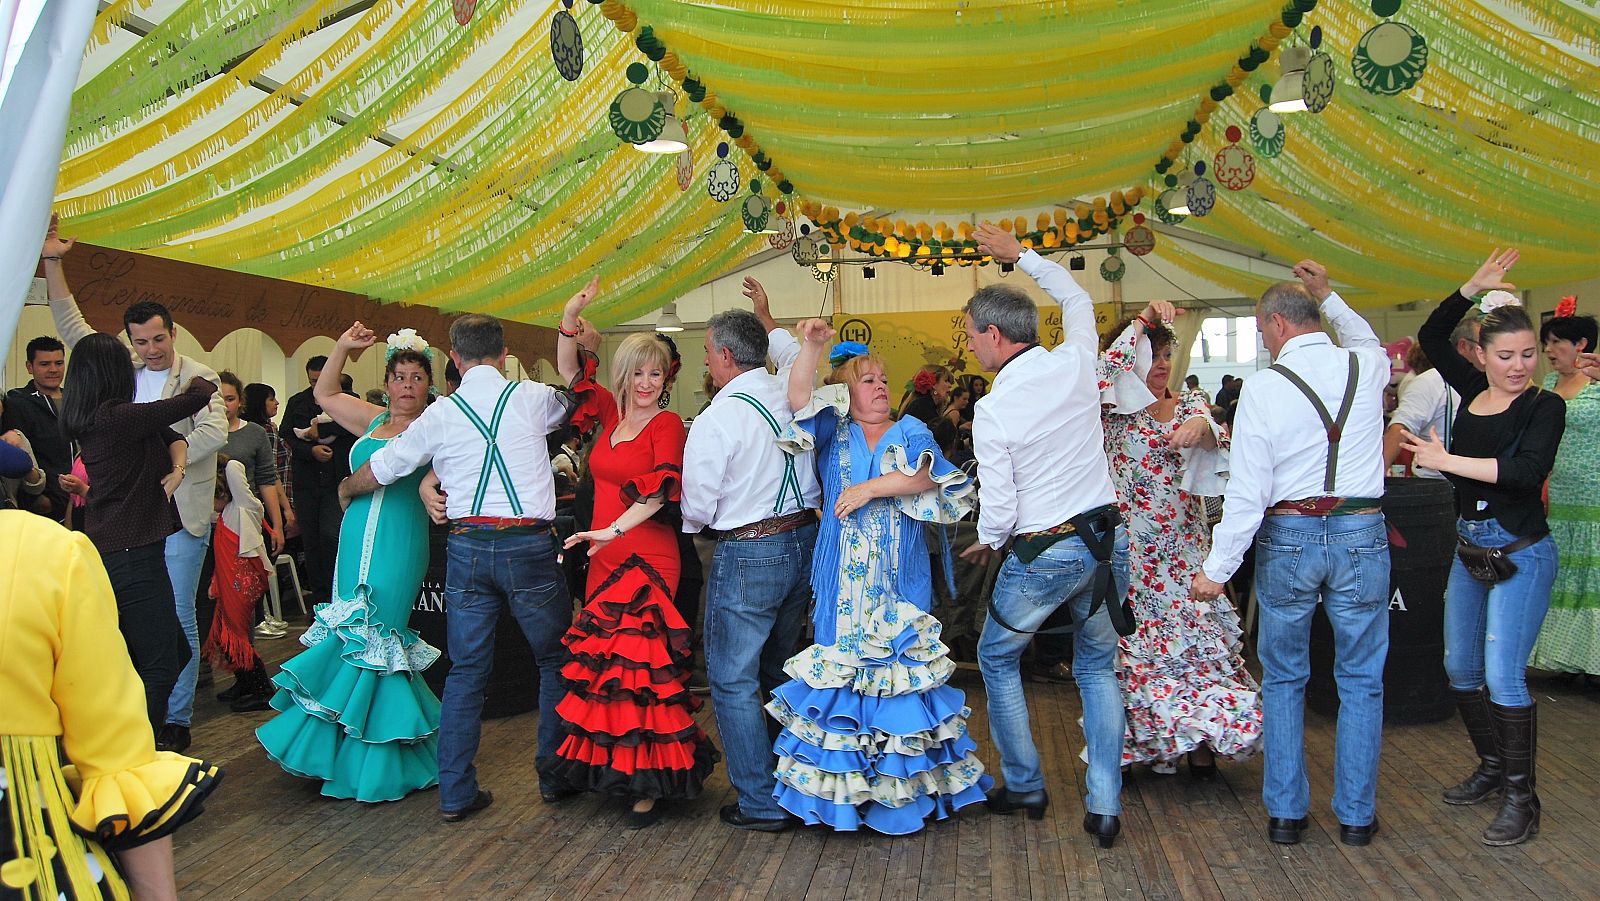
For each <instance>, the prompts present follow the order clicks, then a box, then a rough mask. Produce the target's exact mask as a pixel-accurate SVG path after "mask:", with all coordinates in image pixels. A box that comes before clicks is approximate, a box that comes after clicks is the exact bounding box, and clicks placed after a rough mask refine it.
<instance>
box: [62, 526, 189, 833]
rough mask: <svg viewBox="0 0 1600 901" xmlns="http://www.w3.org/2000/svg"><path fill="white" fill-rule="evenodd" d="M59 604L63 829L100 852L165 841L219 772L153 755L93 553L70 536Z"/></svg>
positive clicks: (139, 690) (138, 691)
mask: <svg viewBox="0 0 1600 901" xmlns="http://www.w3.org/2000/svg"><path fill="white" fill-rule="evenodd" d="M64 572H65V581H66V590H65V592H64V593H63V595H62V597H61V598H60V599H59V602H58V603H59V605H60V607H59V617H58V620H57V621H58V622H59V624H60V643H59V645H58V646H57V648H56V665H55V679H54V681H53V684H52V686H51V690H50V694H51V698H52V700H53V701H54V702H55V705H56V707H57V709H58V710H59V711H60V712H61V725H62V744H63V745H64V747H65V750H66V756H67V759H68V760H70V761H72V764H73V765H72V766H68V767H64V768H63V769H62V773H63V775H64V776H65V777H66V780H67V784H68V786H69V787H70V788H71V789H72V792H73V794H74V795H75V796H76V798H77V800H76V802H75V804H74V806H73V810H72V822H73V824H74V825H75V826H76V827H77V828H78V829H80V830H82V831H84V832H86V833H89V834H92V835H94V836H95V837H96V838H98V839H99V840H100V842H101V843H102V844H103V845H105V847H106V848H107V849H108V850H117V849H120V848H129V847H134V846H137V845H140V844H143V843H145V842H148V841H152V840H154V839H157V838H160V837H162V836H164V835H168V834H170V833H171V832H172V831H173V830H174V829H176V828H177V827H178V826H179V825H181V824H183V823H184V822H186V821H188V820H189V819H191V818H192V817H194V816H195V815H196V814H198V813H199V812H200V804H201V801H202V800H203V799H204V798H205V796H206V795H207V794H209V793H210V792H211V790H212V789H213V788H214V787H215V786H216V782H217V780H218V779H219V778H220V776H221V771H220V770H219V769H218V768H217V767H214V766H211V765H210V764H208V763H205V762H204V761H201V760H196V759H194V758H191V757H184V756H182V755H179V754H171V753H167V752H164V751H162V752H158V751H156V749H155V735H154V734H153V733H152V732H151V729H150V722H149V720H148V719H147V718H146V715H145V701H144V683H143V682H141V681H140V679H139V675H138V673H136V672H135V671H134V669H133V661H132V660H130V659H129V658H128V648H127V644H126V643H125V642H124V640H123V638H122V633H121V632H120V631H119V630H118V629H117V606H116V600H115V598H114V596H113V595H112V593H111V582H110V580H109V579H107V577H106V572H105V569H104V568H103V567H102V566H101V565H100V559H99V555H98V554H97V553H96V552H95V550H94V546H93V545H92V544H90V543H89V541H88V539H87V538H85V537H83V536H82V535H75V536H73V541H72V545H71V547H70V549H69V551H68V553H67V554H66V560H65V561H64Z"/></svg>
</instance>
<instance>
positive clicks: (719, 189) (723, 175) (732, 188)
mask: <svg viewBox="0 0 1600 901" xmlns="http://www.w3.org/2000/svg"><path fill="white" fill-rule="evenodd" d="M717 157H718V159H717V161H716V162H714V163H712V164H711V168H710V169H708V170H706V193H707V194H709V195H711V199H712V200H715V201H716V202H717V203H725V202H727V201H729V200H732V199H733V195H735V194H737V193H739V187H740V185H741V184H742V183H743V182H742V181H741V180H740V178H739V167H738V166H735V165H734V164H733V160H730V159H728V144H727V142H726V141H724V142H723V143H721V144H718V145H717Z"/></svg>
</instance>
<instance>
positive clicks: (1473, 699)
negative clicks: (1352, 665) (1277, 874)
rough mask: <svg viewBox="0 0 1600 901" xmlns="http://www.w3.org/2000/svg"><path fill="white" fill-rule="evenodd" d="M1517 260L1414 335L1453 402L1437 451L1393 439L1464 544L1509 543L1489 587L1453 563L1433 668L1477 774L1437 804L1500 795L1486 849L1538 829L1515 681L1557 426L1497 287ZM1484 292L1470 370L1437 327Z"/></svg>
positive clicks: (1540, 583) (1530, 744)
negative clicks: (1453, 518) (1448, 494)
mask: <svg viewBox="0 0 1600 901" xmlns="http://www.w3.org/2000/svg"><path fill="white" fill-rule="evenodd" d="M1516 261H1517V252H1516V251H1515V250H1507V251H1505V252H1504V253H1502V252H1500V251H1498V250H1496V251H1495V252H1494V253H1493V254H1491V255H1490V256H1489V259H1488V261H1487V262H1485V263H1484V264H1483V266H1481V267H1480V268H1479V269H1478V271H1477V273H1476V274H1474V275H1473V276H1472V278H1470V279H1468V280H1467V282H1466V283H1465V284H1463V285H1462V286H1461V289H1460V290H1459V291H1457V292H1456V293H1454V294H1452V295H1451V296H1450V297H1449V298H1447V299H1446V300H1445V301H1444V302H1443V303H1441V304H1440V305H1439V308H1438V309H1437V310H1434V312H1433V315H1431V316H1429V317H1428V321H1427V323H1426V324H1425V325H1423V327H1422V329H1421V331H1419V332H1418V338H1419V341H1420V343H1421V344H1422V349H1423V351H1425V352H1426V353H1427V355H1428V359H1429V360H1432V361H1433V363H1434V365H1435V366H1436V367H1437V368H1438V369H1439V372H1440V374H1441V375H1443V376H1444V380H1445V381H1446V382H1447V383H1448V384H1449V385H1450V387H1452V388H1454V389H1456V392H1457V393H1459V394H1460V395H1461V401H1462V403H1461V409H1460V411H1459V412H1458V413H1457V414H1456V420H1455V424H1454V430H1453V432H1452V438H1451V445H1450V447H1449V448H1448V449H1447V448H1445V447H1444V445H1443V444H1442V443H1440V441H1439V436H1438V435H1437V434H1430V435H1427V436H1418V435H1411V434H1409V433H1408V434H1407V436H1406V445H1405V446H1406V448H1407V449H1408V450H1410V451H1411V452H1412V453H1413V454H1415V455H1416V463H1417V465H1419V466H1426V467H1428V468H1430V469H1437V470H1439V471H1440V472H1442V473H1444V474H1445V477H1446V478H1448V479H1449V480H1450V482H1451V483H1452V484H1453V485H1455V488H1456V510H1457V512H1458V514H1459V516H1460V519H1459V520H1458V524H1457V528H1458V531H1459V533H1460V536H1461V540H1462V542H1463V543H1464V544H1471V545H1476V546H1477V547H1491V548H1506V547H1510V548H1515V549H1514V550H1511V551H1509V553H1508V555H1507V556H1509V557H1510V559H1511V561H1512V562H1513V563H1514V564H1516V567H1517V572H1516V573H1515V574H1514V575H1512V576H1511V577H1510V578H1508V579H1505V580H1503V581H1499V582H1495V583H1492V584H1491V583H1487V582H1481V581H1479V580H1477V579H1476V578H1474V577H1473V576H1472V575H1470V574H1469V573H1468V571H1467V569H1466V567H1465V566H1463V565H1462V562H1461V561H1460V560H1459V559H1458V560H1456V561H1455V563H1454V565H1453V566H1452V568H1451V570H1450V584H1449V588H1448V590H1447V592H1446V595H1445V611H1444V646H1445V672H1446V674H1447V675H1448V676H1449V678H1450V688H1451V690H1452V692H1453V693H1454V694H1455V696H1456V704H1457V706H1458V707H1459V709H1460V710H1461V718H1462V720H1463V721H1464V722H1465V723H1466V726H1467V734H1468V735H1469V736H1471V738H1472V744H1473V747H1474V748H1475V749H1476V750H1477V752H1478V768H1477V769H1476V770H1475V771H1474V772H1473V773H1472V775H1470V776H1468V777H1467V779H1466V781H1464V782H1462V783H1461V784H1459V785H1457V786H1455V787H1454V788H1451V789H1448V790H1446V791H1445V793H1444V799H1445V801H1446V802H1447V803H1450V804H1476V803H1478V802H1480V801H1484V800H1487V799H1489V798H1490V797H1493V796H1494V795H1496V794H1500V793H1501V792H1504V801H1503V804H1502V806H1501V808H1500V812H1499V814H1498V815H1497V816H1496V817H1495V819H1494V822H1492V823H1490V825H1489V828H1488V829H1487V830H1485V832H1484V834H1483V841H1484V843H1485V844H1488V845H1514V844H1517V843H1519V842H1523V841H1526V840H1527V839H1528V838H1529V837H1531V836H1533V835H1535V834H1537V833H1538V831H1539V798H1538V796H1537V795H1536V794H1535V793H1534V778H1533V757H1534V748H1535V745H1536V742H1535V736H1536V734H1537V729H1536V720H1535V716H1534V705H1533V698H1532V697H1531V696H1530V695H1529V694H1528V685H1527V679H1526V677H1525V675H1524V673H1525V670H1526V667H1527V661H1528V654H1529V653H1530V652H1531V651H1532V650H1533V643H1534V640H1535V639H1536V638H1538V636H1539V627H1540V625H1542V624H1543V622H1544V615H1545V611H1546V610H1547V609H1548V608H1549V606H1550V586H1551V583H1552V582H1554V581H1555V575H1556V559H1557V555H1556V547H1555V543H1554V542H1553V541H1551V540H1550V537H1549V532H1550V529H1549V526H1548V525H1546V524H1545V518H1544V503H1543V500H1542V498H1541V496H1540V494H1541V488H1542V486H1543V485H1544V480H1545V478H1546V477H1547V476H1548V475H1549V474H1550V469H1551V467H1552V466H1554V465H1555V457H1556V448H1557V447H1558V446H1559V445H1560V444H1561V433H1562V431H1563V430H1564V429H1565V428H1566V404H1565V402H1563V401H1562V400H1561V397H1560V395H1558V394H1556V393H1554V392H1552V391H1544V390H1542V389H1540V388H1539V387H1537V386H1536V385H1535V384H1534V383H1533V376H1534V370H1535V369H1536V368H1537V367H1538V364H1539V340H1538V335H1537V334H1535V332H1534V328H1533V323H1532V322H1531V321H1530V320H1529V319H1528V314H1527V313H1526V312H1525V311H1524V310H1523V309H1522V305H1521V302H1520V301H1518V300H1517V299H1516V297H1515V295H1512V294H1508V293H1506V292H1509V291H1514V290H1516V289H1515V288H1514V287H1513V286H1512V285H1510V284H1509V283H1507V282H1506V281H1505V277H1506V271H1507V270H1509V269H1510V268H1511V267H1512V265H1513V264H1515V263H1516ZM1484 292H1489V295H1488V297H1486V298H1485V300H1484V306H1485V307H1489V308H1491V309H1490V311H1489V312H1487V313H1484V314H1483V316H1482V319H1481V321H1482V330H1481V333H1480V335H1479V339H1478V345H1477V347H1476V348H1475V349H1474V354H1475V355H1476V357H1477V363H1478V365H1479V366H1482V367H1483V371H1481V372H1480V371H1479V370H1478V368H1477V367H1475V366H1474V365H1473V364H1472V363H1469V362H1467V361H1466V360H1465V359H1463V358H1462V357H1461V356H1460V355H1459V354H1457V353H1456V350H1455V348H1454V347H1453V346H1452V343H1451V341H1450V332H1451V330H1452V329H1454V328H1455V326H1456V324H1457V323H1458V322H1459V321H1460V320H1461V317H1462V315H1463V314H1465V313H1466V312H1467V311H1468V310H1469V309H1470V308H1471V306H1472V301H1471V300H1469V299H1468V298H1471V297H1475V296H1477V295H1479V294H1482V293H1484ZM1486 686H1487V690H1486V689H1485V687H1486Z"/></svg>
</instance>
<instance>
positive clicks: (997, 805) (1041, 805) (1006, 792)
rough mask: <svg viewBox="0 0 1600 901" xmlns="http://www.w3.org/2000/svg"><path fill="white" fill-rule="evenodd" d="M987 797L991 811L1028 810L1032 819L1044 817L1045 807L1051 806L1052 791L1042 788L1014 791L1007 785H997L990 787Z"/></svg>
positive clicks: (1011, 811) (1013, 811)
mask: <svg viewBox="0 0 1600 901" xmlns="http://www.w3.org/2000/svg"><path fill="white" fill-rule="evenodd" d="M985 797H986V798H987V800H988V806H989V812H990V813H1015V812H1017V811H1019V810H1026V811H1027V812H1028V819H1030V820H1042V819H1044V811H1045V808H1047V807H1049V806H1050V793H1049V792H1047V791H1045V790H1044V789H1042V788H1040V789H1035V790H1034V791H1031V792H1014V791H1012V790H1011V789H1009V788H1006V787H1005V786H996V787H995V788H991V789H989V793H988V794H987V795H986V796H985Z"/></svg>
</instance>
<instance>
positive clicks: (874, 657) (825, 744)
mask: <svg viewBox="0 0 1600 901" xmlns="http://www.w3.org/2000/svg"><path fill="white" fill-rule="evenodd" d="M847 398H848V395H847V391H846V389H845V388H844V386H842V385H836V386H829V387H827V388H824V389H821V390H819V391H818V392H817V394H816V396H815V398H814V399H813V401H812V403H811V404H810V405H808V406H807V407H806V408H805V409H803V410H801V411H800V412H799V413H797V414H796V417H795V424H794V425H793V426H791V427H790V431H789V433H788V434H786V435H785V436H784V443H785V446H786V447H788V448H791V449H796V450H805V449H809V448H811V447H813V446H815V447H816V449H817V461H818V464H817V465H818V468H819V469H820V470H821V472H820V475H821V476H822V479H821V481H822V485H823V497H824V504H823V508H824V515H823V520H822V526H821V530H820V533H819V535H818V540H817V552H816V560H815V562H814V564H813V566H812V587H813V589H814V590H815V592H816V598H817V605H816V614H815V627H816V639H817V644H814V645H812V646H811V647H809V648H807V649H806V650H804V651H802V652H801V653H799V654H797V655H795V656H794V657H792V658H790V660H789V661H788V663H787V665H786V666H785V667H784V670H785V672H787V673H788V674H789V676H790V677H791V681H789V682H786V683H784V684H783V685H781V686H779V687H778V688H777V690H775V691H774V692H773V697H772V700H771V702H769V703H768V704H767V711H768V712H769V713H770V714H772V716H773V717H775V718H776V719H777V720H778V721H779V722H780V723H781V724H782V725H783V731H782V732H781V733H780V734H779V736H778V739H777V741H776V742H775V744H774V748H773V750H774V752H775V753H776V754H777V757H778V769H777V773H776V775H777V788H776V790H775V791H774V793H773V795H774V797H775V798H776V799H777V801H778V803H779V804H781V805H782V806H783V808H784V809H785V810H787V811H789V812H790V813H792V814H794V815H795V816H797V817H800V818H801V819H802V820H804V821H805V822H806V823H807V824H812V825H815V824H825V825H827V826H830V827H832V828H834V829H837V830H841V831H854V830H856V829H859V828H861V827H862V826H866V827H868V828H870V829H874V830H876V831H878V832H883V833H887V834H891V835H905V834H909V833H913V832H916V831H918V830H920V829H921V828H922V827H923V826H924V825H925V823H926V822H927V820H928V819H929V818H930V817H933V818H937V819H944V818H946V817H948V816H950V815H951V814H952V813H953V812H955V811H956V810H959V809H960V808H962V807H965V806H967V805H968V804H976V803H978V802H981V801H983V800H984V792H985V791H986V790H987V789H988V788H989V787H991V786H992V785H993V784H994V780H993V779H992V778H991V777H989V776H987V775H985V774H984V770H983V764H982V763H980V762H979V761H978V758H977V755H976V754H975V753H974V750H975V749H976V744H975V742H974V741H973V739H972V737H971V736H970V735H969V734H968V733H967V716H968V715H969V714H970V713H971V711H970V709H969V708H967V707H966V706H965V701H966V699H965V696H964V695H963V693H962V692H961V690H960V689H957V688H952V687H951V686H949V685H947V684H945V683H946V681H947V680H948V679H949V678H950V674H951V673H952V672H953V671H954V670H955V664H954V663H953V662H951V660H950V658H949V649H948V648H947V647H946V646H945V644H944V643H943V642H942V641H940V640H939V634H940V632H941V631H942V628H943V627H941V626H940V625H939V621H938V620H937V619H935V618H934V617H933V616H932V615H931V614H929V613H928V608H929V606H930V604H931V601H932V593H933V592H932V578H931V574H930V572H929V565H928V549H927V545H926V543H925V539H924V538H923V528H922V523H923V522H940V523H948V522H954V521H956V520H958V519H960V518H961V517H962V516H963V515H964V514H965V513H967V512H968V511H969V510H971V509H972V505H973V497H972V495H973V491H974V486H973V483H972V480H971V479H970V478H969V477H968V476H966V475H965V474H964V473H962V472H961V471H960V470H958V469H956V468H955V467H954V466H952V465H951V464H950V463H949V462H948V461H946V460H945V459H944V457H943V456H941V455H940V453H939V450H938V446H937V445H936V444H935V443H934V440H933V435H932V434H931V433H930V432H929V431H928V429H927V427H926V426H924V425H923V424H922V423H921V422H920V421H918V420H915V419H905V420H901V421H899V422H896V423H895V424H894V425H893V426H892V427H891V428H890V429H889V431H888V432H887V433H886V434H885V435H884V436H883V437H882V438H880V439H879V441H878V445H877V447H876V448H869V447H867V444H866V436H865V435H864V433H863V432H862V431H861V428H860V427H859V426H857V425H856V424H855V423H853V422H851V420H850V418H849V416H848V399H847ZM813 436H815V437H813ZM930 464H931V466H932V473H933V478H934V482H935V486H934V488H933V489H931V490H929V491H926V492H923V493H921V494H916V495H907V496H903V497H894V498H882V499H877V500H873V501H871V502H869V503H868V504H867V505H866V506H865V507H862V508H861V509H860V510H858V511H856V512H854V513H852V514H851V515H850V516H848V517H846V518H845V519H843V520H840V519H838V518H837V517H835V516H833V515H832V514H831V511H832V509H833V506H834V504H835V502H836V501H837V500H838V497H839V494H840V492H841V491H843V490H844V488H846V487H848V486H850V485H852V484H856V483H859V482H863V481H866V480H867V479H870V478H874V477H876V476H878V475H880V474H884V473H890V472H901V473H904V474H906V475H911V474H914V473H915V472H917V471H918V470H919V469H920V468H921V467H923V466H928V465H930ZM945 559H946V562H947V565H948V560H949V549H948V547H947V548H945Z"/></svg>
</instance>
